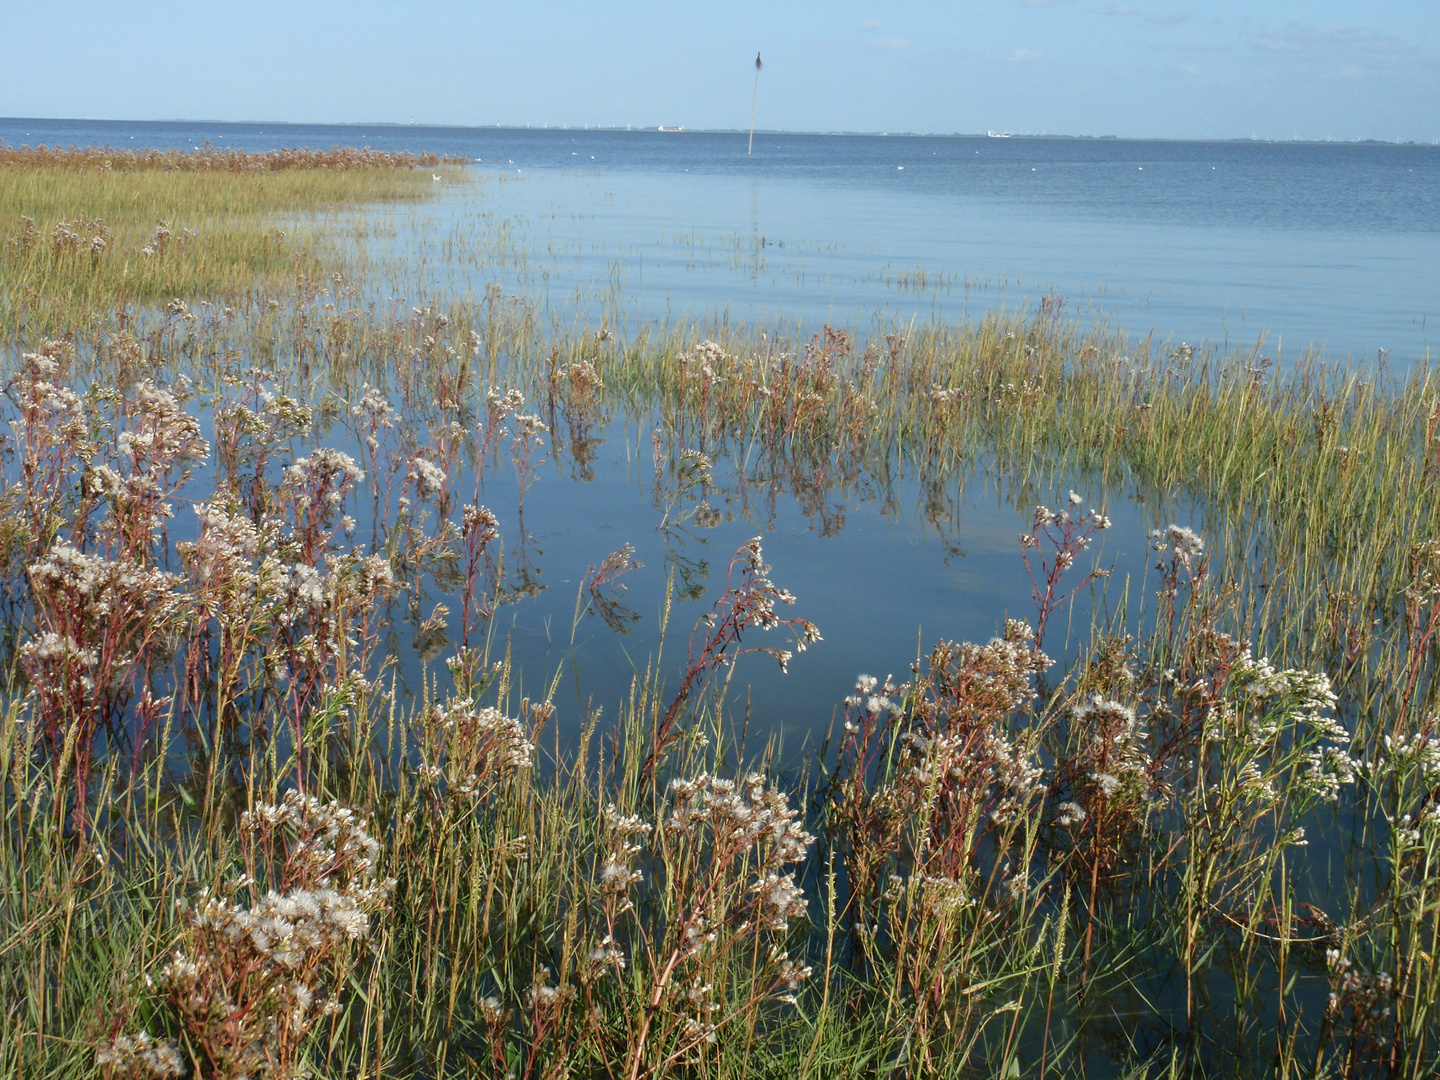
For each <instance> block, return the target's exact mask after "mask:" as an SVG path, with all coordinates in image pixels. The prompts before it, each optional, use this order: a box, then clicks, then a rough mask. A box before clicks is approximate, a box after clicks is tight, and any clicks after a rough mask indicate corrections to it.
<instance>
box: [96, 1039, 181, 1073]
mask: <svg viewBox="0 0 1440 1080" xmlns="http://www.w3.org/2000/svg"><path fill="white" fill-rule="evenodd" d="M95 1064H97V1065H99V1066H100V1071H101V1072H102V1073H103V1074H104V1076H105V1078H106V1080H169V1078H171V1077H177V1076H184V1075H185V1059H184V1058H183V1057H181V1055H180V1048H179V1047H178V1046H176V1045H175V1043H174V1042H173V1041H172V1040H170V1039H157V1038H154V1037H153V1036H152V1035H151V1034H150V1033H149V1032H148V1031H140V1032H137V1033H136V1034H134V1035H116V1036H115V1037H114V1038H112V1039H110V1040H109V1041H108V1042H106V1043H103V1044H101V1045H100V1046H99V1047H98V1048H97V1049H96V1051H95Z"/></svg>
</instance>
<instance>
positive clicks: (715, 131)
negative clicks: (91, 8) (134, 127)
mask: <svg viewBox="0 0 1440 1080" xmlns="http://www.w3.org/2000/svg"><path fill="white" fill-rule="evenodd" d="M25 121H37V122H40V123H74V124H84V123H101V124H214V125H228V126H233V127H255V126H268V127H319V128H364V127H371V128H400V129H408V128H424V129H433V130H459V131H496V130H499V131H605V132H625V133H630V134H644V133H646V132H651V133H656V132H657V131H658V130H659V129H660V128H663V127H665V125H660V124H653V125H652V124H647V125H636V124H582V125H580V126H578V127H576V126H572V125H570V124H549V123H542V124H539V125H536V124H515V123H509V124H507V123H503V122H497V123H494V124H442V123H428V122H424V123H422V122H418V121H414V120H412V121H410V122H408V123H407V122H405V121H402V120H215V119H195V118H188V117H167V118H158V119H156V118H151V119H131V118H118V117H89V116H0V123H23V122H25ZM665 130H666V134H686V135H745V134H746V133H747V131H748V129H747V128H724V127H715V128H705V127H696V128H687V127H684V126H683V125H679V126H678V129H677V128H665ZM755 133H756V134H757V135H783V136H812V137H813V136H826V137H864V138H919V139H988V138H1012V139H1075V140H1096V141H1100V140H1104V141H1107V142H1111V141H1113V142H1183V143H1206V142H1221V143H1227V142H1235V143H1279V144H1294V143H1313V144H1321V145H1325V144H1342V145H1383V146H1440V138H1436V139H1432V140H1429V141H1421V140H1417V139H1401V138H1394V139H1385V138H1376V137H1373V136H1372V137H1366V138H1335V137H1333V136H1327V137H1324V138H1320V137H1305V138H1302V137H1299V136H1295V137H1291V138H1288V139H1283V138H1261V137H1259V136H1255V135H1206V136H1203V137H1202V136H1195V135H1192V136H1181V135H1115V134H1111V133H1105V134H1089V133H1085V134H1072V133H1066V132H1050V131H1043V132H1018V131H1017V132H1005V133H1003V135H996V134H995V133H994V132H993V130H992V131H968V132H967V131H904V130H902V131H881V130H878V129H877V130H855V129H841V128H835V129H828V130H819V129H790V128H758V127H757V128H756V129H755ZM3 141H4V140H3V139H0V142H3Z"/></svg>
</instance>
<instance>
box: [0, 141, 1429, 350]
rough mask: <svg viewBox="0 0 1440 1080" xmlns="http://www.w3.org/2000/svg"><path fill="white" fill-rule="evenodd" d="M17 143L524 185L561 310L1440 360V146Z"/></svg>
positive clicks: (520, 197)
mask: <svg viewBox="0 0 1440 1080" xmlns="http://www.w3.org/2000/svg"><path fill="white" fill-rule="evenodd" d="M0 140H4V141H5V142H6V143H9V144H12V145H14V144H23V143H29V144H32V145H34V144H40V143H45V144H63V145H70V144H81V145H84V144H96V143H108V144H112V145H116V146H120V147H137V148H138V147H143V146H156V147H162V148H163V147H172V146H179V147H187V146H197V145H200V144H201V143H203V142H204V141H206V140H209V141H211V142H213V143H214V144H215V145H216V146H220V147H228V146H234V147H237V148H241V149H248V150H261V149H269V148H274V147H280V146H294V145H300V144H304V145H310V146H314V147H326V146H330V145H332V144H347V145H355V144H364V145H369V146H373V147H375V148H377V149H387V150H400V149H409V150H430V151H434V152H437V153H445V154H459V155H463V156H465V157H466V158H468V159H469V160H470V161H471V162H472V163H473V164H474V167H475V168H476V169H477V170H479V171H481V172H483V173H490V174H492V175H493V176H495V177H496V178H497V179H498V178H499V177H500V176H504V177H506V178H507V182H506V183H503V184H492V185H488V186H487V189H486V207H485V210H486V212H489V213H491V214H493V215H494V220H509V221H511V222H512V223H514V226H515V227H516V228H517V229H518V230H519V231H521V232H522V233H524V234H525V235H527V236H529V237H530V238H531V239H532V240H536V241H539V242H540V246H541V247H542V248H548V249H550V250H551V251H553V252H558V253H560V255H561V256H563V258H557V259H555V260H553V262H554V264H555V265H553V266H551V267H549V274H548V276H542V275H541V274H540V273H539V272H538V266H539V264H538V263H537V264H536V265H537V274H536V277H535V280H533V281H532V282H530V284H531V285H532V286H533V287H534V289H535V290H536V291H537V292H539V293H540V294H542V296H543V298H548V300H549V302H550V303H551V304H552V306H554V307H563V308H573V307H574V304H573V301H572V297H573V296H574V294H575V291H576V289H577V288H578V289H579V290H580V292H581V294H582V295H583V296H585V297H593V296H596V295H599V294H608V295H610V296H611V297H615V296H623V304H624V309H625V311H626V312H627V314H628V315H629V316H630V317H631V318H634V319H637V320H650V319H657V318H658V319H663V318H667V317H668V318H672V319H673V318H677V317H680V316H683V315H691V316H694V315H698V316H706V315H711V314H714V313H717V312H728V314H729V315H730V317H731V318H732V319H745V320H748V321H754V320H756V319H760V318H765V319H774V320H782V321H787V322H788V321H792V320H801V321H803V322H805V323H807V324H810V325H811V326H814V325H817V324H818V323H819V322H820V321H822V320H827V319H828V320H830V321H832V322H835V323H837V324H845V325H851V324H853V323H855V322H856V321H857V320H858V321H861V322H863V323H867V324H868V322H869V320H870V318H871V316H872V315H873V314H874V313H875V312H876V311H877V309H883V310H884V311H885V313H886V314H887V315H888V317H890V318H891V319H893V320H894V321H896V322H899V323H902V324H903V323H908V322H909V321H910V320H911V319H912V318H916V319H920V320H928V319H943V320H948V319H958V318H963V317H965V316H967V315H974V314H976V313H978V312H982V311H986V310H989V309H992V308H994V307H997V306H1002V305H1003V306H1009V307H1012V308H1013V307H1021V306H1029V305H1032V304H1033V303H1034V302H1035V300H1036V299H1037V298H1038V297H1039V296H1040V295H1041V294H1044V293H1052V294H1056V295H1059V296H1062V297H1065V298H1066V299H1067V301H1068V303H1069V308H1068V310H1070V311H1072V312H1079V313H1083V314H1091V315H1096V316H1103V317H1105V318H1107V319H1108V320H1110V321H1111V322H1114V323H1118V324H1120V325H1123V326H1124V327H1125V328H1126V329H1127V330H1129V331H1131V332H1132V333H1133V334H1136V335H1139V336H1144V335H1145V334H1148V333H1150V332H1152V331H1153V332H1154V333H1156V334H1158V335H1159V336H1160V337H1161V338H1164V339H1173V340H1175V341H1180V340H1188V341H1190V342H1192V343H1194V342H1199V341H1212V342H1215V343H1217V344H1220V345H1222V346H1225V345H1228V346H1240V347H1246V348H1248V347H1251V346H1253V345H1254V344H1255V343H1256V342H1257V340H1259V338H1260V337H1261V335H1262V334H1263V335H1267V340H1266V344H1265V347H1264V351H1265V352H1266V353H1267V354H1269V355H1276V354H1279V355H1280V356H1281V357H1282V358H1283V357H1285V356H1289V357H1293V356H1295V355H1297V354H1298V353H1299V351H1300V350H1302V349H1303V348H1305V347H1308V346H1315V347H1318V348H1322V349H1323V350H1324V351H1325V352H1327V353H1328V354H1331V355H1334V356H1337V357H1352V358H1356V359H1359V358H1369V359H1370V360H1371V361H1374V360H1375V359H1376V358H1377V357H1378V356H1380V355H1381V353H1380V350H1384V353H1385V354H1386V355H1385V359H1386V362H1387V363H1389V364H1391V365H1393V366H1397V367H1403V366H1404V365H1408V364H1409V363H1410V362H1412V361H1414V360H1415V359H1417V358H1420V357H1422V356H1424V355H1425V353H1426V352H1427V350H1433V349H1434V348H1435V346H1436V344H1437V332H1436V329H1435V328H1434V327H1433V326H1432V325H1431V323H1430V316H1431V315H1434V314H1435V313H1436V312H1435V307H1436V303H1437V300H1440V148H1437V147H1433V146H1411V145H1403V146H1401V145H1392V144H1358V145H1357V144H1294V143H1255V142H1225V143H1210V142H1203V143H1194V142H1192V143H1186V142H1158V141H1154V142H1152V141H1122V140H1110V139H991V138H977V137H915V136H851V135H843V136H838V135H772V134H763V135H760V136H757V140H756V145H755V153H754V154H753V155H752V156H747V155H746V154H745V152H744V150H745V138H744V136H743V135H740V134H733V133H730V134H727V133H690V132H686V133H682V134H661V133H659V132H653V131H643V132H641V131H636V132H623V131H610V130H606V131H563V130H554V129H552V130H534V129H498V128H427V127H383V126H382V127H366V126H363V125H360V126H312V125H263V124H203V123H167V124H157V123H123V122H100V121H55V120H15V119H0ZM477 159H479V160H478V161H477ZM427 212H433V213H437V214H438V215H439V217H440V219H441V220H442V221H444V222H446V223H447V225H448V224H453V222H454V220H455V219H456V217H457V215H458V216H459V217H461V218H463V217H464V216H466V215H473V214H475V213H477V212H478V209H477V207H475V206H474V205H473V203H467V200H466V199H465V197H464V196H457V197H456V198H455V200H453V201H452V202H450V203H449V204H446V205H444V206H442V207H440V208H439V209H438V210H436V209H435V208H433V207H432V208H430V210H429V211H427ZM917 270H918V271H920V272H921V274H922V275H923V281H924V284H923V285H921V286H920V287H919V288H916V287H914V284H915V281H916V278H915V272H916V271H917ZM904 275H910V277H909V279H908V284H906V283H905V282H906V279H905V278H904V277H903V276H904ZM477 284H478V286H479V288H480V289H481V290H482V292H483V285H484V282H483V281H480V282H478V283H475V282H472V283H469V284H468V285H467V288H474V287H476V285H477ZM902 285H903V286H904V287H901V286H902Z"/></svg>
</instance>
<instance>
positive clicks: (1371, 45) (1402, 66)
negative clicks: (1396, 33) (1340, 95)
mask: <svg viewBox="0 0 1440 1080" xmlns="http://www.w3.org/2000/svg"><path fill="white" fill-rule="evenodd" d="M1250 45H1251V47H1252V48H1255V49H1258V50H1260V51H1261V52H1266V53H1270V54H1272V55H1274V56H1276V57H1277V58H1281V59H1285V60H1289V61H1290V62H1292V63H1294V64H1296V65H1298V66H1300V67H1301V68H1302V69H1304V70H1306V71H1307V72H1310V73H1313V74H1314V75H1316V76H1319V77H1322V78H1338V79H1346V78H1354V77H1356V76H1371V75H1389V76H1395V75H1401V76H1406V75H1423V76H1426V77H1431V76H1434V75H1435V74H1436V73H1437V69H1440V64H1437V62H1436V60H1435V58H1434V57H1432V56H1427V55H1426V54H1425V53H1424V52H1422V51H1421V49H1420V48H1419V47H1418V46H1416V45H1412V44H1410V43H1409V42H1406V41H1402V40H1400V39H1399V38H1397V37H1392V36H1390V35H1389V34H1382V33H1380V32H1379V31H1377V30H1372V29H1371V28H1370V27H1368V26H1331V27H1316V26H1308V25H1306V24H1304V23H1296V22H1292V23H1288V24H1286V25H1285V26H1283V27H1280V28H1277V29H1270V30H1262V31H1261V32H1260V33H1259V34H1257V35H1255V37H1253V38H1251V39H1250Z"/></svg>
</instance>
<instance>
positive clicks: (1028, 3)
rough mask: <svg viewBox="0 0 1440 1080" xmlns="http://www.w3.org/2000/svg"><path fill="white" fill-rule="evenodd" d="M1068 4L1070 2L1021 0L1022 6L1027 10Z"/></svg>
mask: <svg viewBox="0 0 1440 1080" xmlns="http://www.w3.org/2000/svg"><path fill="white" fill-rule="evenodd" d="M1068 2H1069V0H1020V6H1021V7H1027V8H1047V7H1054V6H1055V5H1056V4H1065V3H1068Z"/></svg>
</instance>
